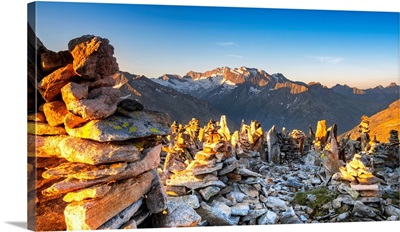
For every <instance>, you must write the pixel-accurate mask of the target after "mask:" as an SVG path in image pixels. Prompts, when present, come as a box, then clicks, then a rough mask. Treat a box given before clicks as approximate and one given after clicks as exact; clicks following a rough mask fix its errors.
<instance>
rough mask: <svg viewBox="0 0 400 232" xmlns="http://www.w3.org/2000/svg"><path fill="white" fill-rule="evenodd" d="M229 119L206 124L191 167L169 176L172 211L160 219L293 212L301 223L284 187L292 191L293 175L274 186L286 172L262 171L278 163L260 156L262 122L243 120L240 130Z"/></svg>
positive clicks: (176, 221)
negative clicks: (232, 127) (269, 162)
mask: <svg viewBox="0 0 400 232" xmlns="http://www.w3.org/2000/svg"><path fill="white" fill-rule="evenodd" d="M225 120H226V119H225V117H221V120H220V122H219V123H218V122H214V121H210V122H209V123H208V125H207V126H206V127H205V128H204V136H203V139H204V140H203V141H204V143H203V149H202V150H200V151H198V152H197V153H196V155H195V156H194V159H193V160H192V161H190V162H187V163H188V165H187V167H186V168H185V169H183V170H181V171H176V172H175V173H174V174H172V175H171V176H170V177H169V178H168V179H166V181H165V183H166V189H167V194H168V201H167V202H168V203H167V205H168V208H167V212H166V213H164V214H156V215H155V216H154V218H153V223H154V225H155V226H156V227H170V226H172V227H180V226H223V225H258V224H278V223H281V221H280V218H281V217H282V222H285V217H287V219H288V220H289V221H290V220H294V221H292V222H295V223H301V221H300V220H299V219H298V217H297V216H296V215H294V212H293V209H292V208H290V207H288V206H289V200H290V198H288V197H287V195H286V194H287V192H286V191H284V190H283V189H287V190H288V191H291V187H290V186H287V185H290V184H287V181H286V180H287V179H286V180H283V179H281V180H282V182H283V183H284V184H282V188H283V189H282V188H280V187H277V189H274V187H273V186H275V185H276V184H275V182H274V181H276V180H275V178H277V177H278V176H282V175H276V176H275V174H274V175H273V176H270V178H269V179H266V178H265V177H264V176H263V175H261V174H260V173H259V169H261V170H263V171H264V172H267V170H268V169H274V165H271V166H268V165H267V163H265V162H262V161H261V160H260V153H259V152H258V151H260V150H261V147H262V145H261V144H260V141H261V142H262V141H263V133H262V128H261V127H260V126H259V125H258V124H257V123H256V122H252V123H251V124H250V125H246V124H244V123H243V124H242V126H241V130H240V131H241V132H240V133H239V132H238V131H236V132H234V133H233V134H232V135H230V133H229V129H228V127H227V125H226V121H225ZM186 161H187V160H186ZM274 170H275V169H274ZM276 170H282V168H277V169H276ZM164 171H165V170H164ZM312 171H314V170H312ZM288 181H289V182H290V181H292V180H291V179H290V178H289V180H288ZM278 183H279V181H278ZM319 183H321V182H319ZM310 184H311V183H310ZM292 190H294V191H296V189H292ZM280 191H282V192H283V194H282V195H281V194H279V192H280ZM280 197H282V198H283V199H285V200H283V199H281V198H280ZM180 210H182V212H183V213H182V212H179V211H180ZM291 210H292V211H291ZM285 213H286V214H285ZM285 215H286V216H285ZM293 218H297V219H293Z"/></svg>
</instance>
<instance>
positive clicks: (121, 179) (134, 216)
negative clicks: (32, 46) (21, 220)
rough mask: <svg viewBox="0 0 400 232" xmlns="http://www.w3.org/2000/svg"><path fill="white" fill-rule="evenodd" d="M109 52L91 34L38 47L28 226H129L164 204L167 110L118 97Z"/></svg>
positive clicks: (31, 118) (31, 123)
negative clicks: (57, 48) (56, 47)
mask: <svg viewBox="0 0 400 232" xmlns="http://www.w3.org/2000/svg"><path fill="white" fill-rule="evenodd" d="M113 53H114V48H113V46H111V45H110V44H109V41H108V40H107V39H104V38H101V37H98V36H93V35H85V36H82V37H79V38H76V39H73V40H71V41H70V42H69V43H68V51H62V52H59V53H55V52H52V51H49V50H47V49H45V48H44V47H42V49H41V53H40V54H39V56H40V58H41V59H40V60H41V62H38V63H40V66H38V67H37V69H40V70H42V71H43V73H45V75H44V77H43V79H41V80H37V85H36V86H37V90H38V91H39V93H40V96H41V97H42V98H43V99H44V101H45V103H44V104H43V105H40V106H37V108H36V109H35V110H34V112H33V113H31V114H29V115H28V180H29V181H28V217H29V220H28V221H29V225H28V226H29V228H30V229H32V230H39V231H49V230H52V231H54V230H96V229H118V228H136V227H137V226H141V223H143V222H144V221H145V220H146V218H148V217H149V216H150V215H152V214H154V213H159V212H162V211H163V210H165V209H166V194H165V189H164V187H163V185H162V183H161V180H160V178H159V175H158V173H157V171H156V170H157V167H158V166H159V164H160V152H161V144H160V143H161V140H162V139H161V138H160V137H161V136H166V135H167V134H169V133H170V128H169V127H168V124H169V117H168V115H166V114H164V113H159V112H152V111H148V110H145V109H143V106H141V105H140V104H139V103H138V102H135V101H133V100H128V99H125V100H121V98H120V91H119V89H118V88H117V86H115V80H114V78H115V75H116V72H117V71H118V64H117V62H116V59H115V58H114V57H113ZM64 57H70V58H68V59H64Z"/></svg>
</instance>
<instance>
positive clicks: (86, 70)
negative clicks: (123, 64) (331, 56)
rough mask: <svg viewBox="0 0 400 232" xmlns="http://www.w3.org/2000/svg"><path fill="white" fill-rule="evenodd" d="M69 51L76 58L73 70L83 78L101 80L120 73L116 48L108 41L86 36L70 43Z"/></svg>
mask: <svg viewBox="0 0 400 232" xmlns="http://www.w3.org/2000/svg"><path fill="white" fill-rule="evenodd" d="M68 50H69V51H70V52H71V54H72V56H73V58H74V61H73V68H74V70H75V71H76V73H78V75H80V76H81V77H82V78H85V79H101V78H103V77H107V76H111V75H113V74H114V73H116V72H117V71H118V63H117V60H116V58H115V57H113V55H114V47H113V46H112V45H110V44H109V40H108V39H103V38H101V37H99V36H94V35H84V36H81V37H79V38H75V39H72V40H71V41H69V43H68Z"/></svg>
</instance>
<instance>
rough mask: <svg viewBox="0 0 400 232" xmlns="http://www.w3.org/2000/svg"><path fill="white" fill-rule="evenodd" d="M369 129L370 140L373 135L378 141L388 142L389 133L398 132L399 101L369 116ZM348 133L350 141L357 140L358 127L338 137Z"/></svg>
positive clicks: (399, 122) (399, 119)
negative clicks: (391, 131)
mask: <svg viewBox="0 0 400 232" xmlns="http://www.w3.org/2000/svg"><path fill="white" fill-rule="evenodd" d="M360 120H361V119H360ZM369 129H370V133H369V135H370V137H371V139H373V137H374V135H375V136H376V139H377V140H378V141H380V142H389V140H388V139H389V131H390V130H397V131H400V99H399V100H397V101H395V102H393V103H392V104H390V105H389V107H387V108H386V109H384V110H382V111H380V112H378V113H376V114H374V115H372V116H370V124H369ZM348 133H351V135H350V138H351V139H357V137H359V136H360V133H359V132H358V125H357V126H355V127H354V128H353V129H351V130H349V131H347V132H345V133H343V134H342V135H340V137H342V136H344V135H345V134H348Z"/></svg>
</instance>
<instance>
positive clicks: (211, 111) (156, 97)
mask: <svg viewBox="0 0 400 232" xmlns="http://www.w3.org/2000/svg"><path fill="white" fill-rule="evenodd" d="M120 79H121V84H122V83H124V84H122V86H121V87H120V90H121V92H122V93H121V96H122V97H123V98H130V99H133V100H137V101H138V102H140V103H141V104H142V105H143V106H144V107H145V108H146V109H149V110H156V111H161V112H166V113H168V114H169V115H170V117H171V120H172V121H174V120H175V121H177V122H178V123H181V124H186V123H188V122H189V121H190V120H191V119H192V118H197V119H199V123H200V124H201V125H205V124H207V122H208V121H209V120H210V119H213V120H217V121H219V119H220V118H221V115H222V113H221V112H219V111H217V110H216V109H215V108H213V107H212V106H211V105H210V104H209V103H208V102H206V101H202V100H200V99H198V98H195V97H193V96H190V95H187V94H182V93H180V92H178V91H176V90H174V89H171V88H166V87H164V86H162V85H159V84H157V83H155V82H153V81H151V80H150V79H149V78H147V77H145V76H140V75H133V74H130V73H128V72H120ZM125 82H126V83H125ZM172 121H171V122H172ZM228 123H230V124H234V122H232V121H228Z"/></svg>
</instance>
